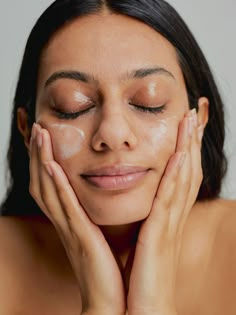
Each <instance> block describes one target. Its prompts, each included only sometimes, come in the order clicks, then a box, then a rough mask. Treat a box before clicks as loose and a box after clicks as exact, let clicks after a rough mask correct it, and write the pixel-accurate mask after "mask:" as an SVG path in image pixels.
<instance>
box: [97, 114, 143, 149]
mask: <svg viewBox="0 0 236 315" xmlns="http://www.w3.org/2000/svg"><path fill="white" fill-rule="evenodd" d="M91 145H92V148H93V149H94V150H95V151H98V152H101V151H107V150H111V151H119V150H133V149H134V148H135V147H136V145H137V137H136V135H135V130H133V129H132V126H131V122H130V121H129V120H128V117H126V116H125V114H124V113H118V112H114V113H106V114H103V115H102V117H101V119H100V121H99V125H98V128H97V130H96V131H95V133H94V135H93V138H92V143H91Z"/></svg>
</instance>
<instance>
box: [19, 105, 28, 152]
mask: <svg viewBox="0 0 236 315" xmlns="http://www.w3.org/2000/svg"><path fill="white" fill-rule="evenodd" d="M17 127H18V129H19V131H20V133H21V134H22V136H23V138H24V143H25V146H26V148H27V149H28V150H29V146H30V137H31V130H30V128H29V126H28V114H27V112H26V109H25V108H24V107H20V108H18V110H17Z"/></svg>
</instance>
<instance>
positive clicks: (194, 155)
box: [187, 111, 203, 208]
mask: <svg viewBox="0 0 236 315" xmlns="http://www.w3.org/2000/svg"><path fill="white" fill-rule="evenodd" d="M202 131H203V126H198V120H197V114H196V111H195V113H194V133H193V138H192V143H191V160H192V181H191V187H190V193H189V201H188V205H187V208H191V206H192V203H193V202H194V201H195V200H196V198H197V195H198V192H199V188H200V185H201V182H202V178H203V174H202V163H201V135H202Z"/></svg>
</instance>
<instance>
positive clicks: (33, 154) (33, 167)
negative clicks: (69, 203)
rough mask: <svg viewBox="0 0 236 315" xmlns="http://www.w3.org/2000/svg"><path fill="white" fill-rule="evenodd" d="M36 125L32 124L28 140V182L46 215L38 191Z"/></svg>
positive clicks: (33, 195)
mask: <svg viewBox="0 0 236 315" xmlns="http://www.w3.org/2000/svg"><path fill="white" fill-rule="evenodd" d="M36 129H37V127H36V125H35V124H34V125H33V127H32V132H31V140H30V161H29V172H30V184H29V191H30V194H31V196H32V197H33V199H34V200H35V201H36V202H37V204H38V206H39V207H40V209H41V210H42V211H43V212H44V213H45V214H46V215H47V216H48V213H47V211H46V208H45V205H44V203H43V201H42V198H41V193H40V179H39V167H38V166H39V165H38V164H39V157H38V148H37V142H36V135H37V130H36Z"/></svg>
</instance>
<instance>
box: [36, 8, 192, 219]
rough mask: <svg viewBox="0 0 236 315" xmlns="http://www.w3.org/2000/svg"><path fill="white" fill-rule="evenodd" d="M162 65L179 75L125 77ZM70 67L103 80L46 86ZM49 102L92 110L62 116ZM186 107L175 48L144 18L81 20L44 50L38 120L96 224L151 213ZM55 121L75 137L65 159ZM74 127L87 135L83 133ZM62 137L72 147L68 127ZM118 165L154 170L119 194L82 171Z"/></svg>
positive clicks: (65, 108)
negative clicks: (95, 183)
mask: <svg viewBox="0 0 236 315" xmlns="http://www.w3.org/2000/svg"><path fill="white" fill-rule="evenodd" d="M101 21H102V23H101ZM111 29H112V31H111ZM95 30H96V31H95ZM87 34H90V35H89V36H88V35H87ZM135 34H138V35H135ZM62 47H63V48H62ZM62 49H63V53H61V51H62ZM59 51H60V53H58V52H59ZM157 66H158V67H162V68H165V69H166V70H168V71H170V72H171V73H172V75H173V76H174V78H173V77H172V76H170V75H167V74H164V73H158V74H153V75H149V76H147V77H145V78H141V79H128V78H127V75H126V73H127V72H132V71H134V70H137V69H142V68H154V67H157ZM65 70H67V71H68V70H74V71H81V72H85V73H88V74H90V75H91V76H93V77H94V78H96V80H98V82H99V85H98V83H97V84H95V83H91V84H86V83H84V82H78V81H75V80H68V79H67V80H65V79H64V80H63V79H61V80H57V81H54V82H52V83H51V84H49V85H48V86H47V88H46V89H44V84H45V82H46V81H47V80H48V78H49V77H50V76H51V75H52V74H53V73H55V72H58V71H65ZM121 78H122V80H121ZM78 92H79V93H81V94H82V95H83V97H84V99H85V100H86V99H87V100H86V102H84V99H83V97H82V98H81V97H80V98H79V100H78ZM81 99H82V101H81ZM129 103H132V104H137V105H139V104H144V105H145V106H151V107H157V106H162V105H163V104H165V105H166V109H165V110H163V111H162V113H156V114H153V113H146V112H142V111H140V110H138V108H135V107H134V106H131V105H129ZM50 107H56V108H57V109H59V110H61V111H67V112H77V111H79V110H84V109H87V108H91V110H89V111H88V112H86V113H84V114H83V115H81V116H80V117H78V118H76V119H73V120H65V119H62V120H60V119H59V118H58V115H57V114H56V113H55V112H53V111H52V109H50ZM187 110H188V100H187V93H186V89H185V84H184V80H183V76H182V72H181V70H180V67H179V65H178V62H177V57H176V54H175V50H174V48H173V47H172V46H171V45H170V44H169V43H168V41H166V40H165V39H164V38H163V37H162V36H160V35H159V34H158V33H156V32H155V31H154V30H152V29H151V28H150V27H148V26H146V25H145V24H142V23H141V22H137V21H134V20H132V19H128V18H126V17H123V16H113V15H109V14H108V15H107V14H105V15H103V16H91V17H86V18H82V19H79V20H77V21H74V22H72V23H71V24H70V25H69V26H67V27H66V28H65V29H62V30H61V31H60V32H59V33H58V34H57V35H56V36H55V37H54V38H53V39H52V40H51V41H50V44H49V45H48V47H47V48H46V49H45V51H44V54H43V57H42V62H41V65H40V73H39V82H38V98H37V115H36V119H37V121H38V122H39V123H40V124H41V125H42V126H44V127H46V129H47V130H48V131H49V133H50V135H51V137H52V142H53V147H54V157H55V160H56V161H57V162H58V163H59V164H60V165H61V166H62V167H63V169H64V171H65V172H66V174H67V176H68V179H69V180H70V183H71V185H72V187H73V189H74V190H75V193H76V195H77V196H78V198H79V200H80V202H81V204H82V206H83V207H84V209H85V210H86V212H87V213H88V215H89V217H90V218H91V219H92V220H93V222H94V223H96V224H99V225H118V224H127V223H131V222H136V221H139V220H142V219H144V218H146V217H147V215H148V214H149V212H150V209H151V205H152V202H153V199H154V196H155V193H156V189H157V186H158V183H159V182H160V179H161V176H162V175H163V172H164V169H165V167H166V164H167V162H168V160H169V158H170V156H171V155H172V154H173V153H174V152H175V147H176V140H177V133H178V126H179V122H180V121H181V120H182V118H183V116H184V114H185V112H186V111H187ZM55 124H61V125H62V124H63V126H69V127H68V128H70V129H69V130H68V129H67V132H68V134H70V135H71V139H73V140H70V142H69V145H70V146H71V147H74V148H78V150H77V152H75V153H74V154H72V155H70V154H69V156H68V158H66V159H65V157H64V155H63V154H61V146H63V143H62V141H63V133H64V130H65V128H64V130H63V131H60V130H59V131H58V130H55V127H54V125H55ZM71 126H73V127H75V128H77V130H79V131H80V133H82V134H83V135H84V136H83V139H81V136H80V135H76V134H75V133H76V131H75V130H76V129H74V131H73V130H71ZM163 126H164V128H165V130H164V132H163ZM64 137H65V138H66V139H65V140H64V142H65V143H67V146H68V139H69V136H65V133H64ZM74 142H75V143H74ZM76 142H77V143H78V144H76ZM63 149H64V147H63ZM68 150H70V148H68ZM117 166H132V167H142V168H144V169H145V170H148V173H147V175H146V176H145V177H144V178H143V179H142V181H141V182H139V183H138V185H135V186H134V185H133V186H134V187H131V188H130V189H126V190H125V189H120V192H119V191H118V190H119V189H118V188H117V189H115V190H116V191H114V190H113V191H110V190H102V189H98V188H95V187H92V186H91V185H88V184H87V183H85V181H84V180H83V179H82V178H81V176H80V175H81V174H84V173H87V172H89V171H91V170H94V169H99V168H103V167H117ZM91 196H93V197H92V198H91Z"/></svg>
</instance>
